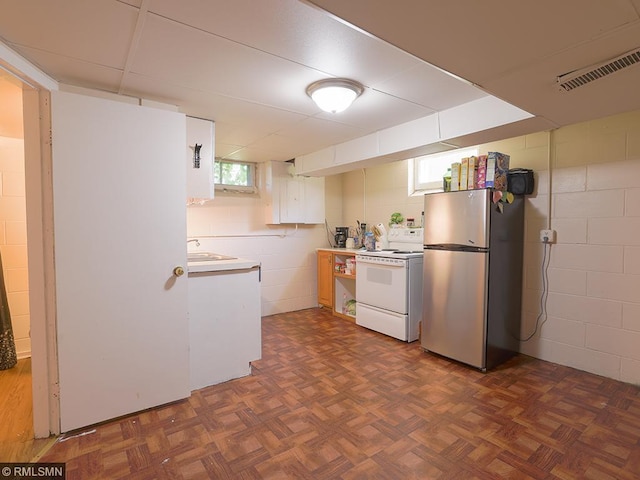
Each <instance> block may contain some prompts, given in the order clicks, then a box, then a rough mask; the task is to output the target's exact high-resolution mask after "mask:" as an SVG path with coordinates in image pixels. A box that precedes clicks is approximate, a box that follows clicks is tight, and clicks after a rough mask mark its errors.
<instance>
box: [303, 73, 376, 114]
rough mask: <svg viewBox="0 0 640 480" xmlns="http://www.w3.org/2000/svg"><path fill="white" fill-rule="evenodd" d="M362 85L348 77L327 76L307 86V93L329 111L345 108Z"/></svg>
mask: <svg viewBox="0 0 640 480" xmlns="http://www.w3.org/2000/svg"><path fill="white" fill-rule="evenodd" d="M363 90H364V87H363V86H362V85H361V84H360V83H358V82H356V81H355V80H349V79H348V78H327V79H324V80H318V81H317V82H313V83H312V84H311V85H309V86H308V87H307V95H309V96H310V97H311V98H312V99H313V101H314V102H316V105H318V107H320V109H322V110H324V111H325V112H329V113H339V112H342V111H344V110H346V109H347V108H348V107H349V105H351V104H352V103H353V101H354V100H355V99H356V98H358V97H359V96H360V95H361V94H362V92H363Z"/></svg>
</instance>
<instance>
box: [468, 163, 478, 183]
mask: <svg viewBox="0 0 640 480" xmlns="http://www.w3.org/2000/svg"><path fill="white" fill-rule="evenodd" d="M468 172H469V173H467V190H475V189H476V188H478V158H477V157H469V169H468Z"/></svg>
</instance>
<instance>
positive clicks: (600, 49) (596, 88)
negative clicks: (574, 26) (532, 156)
mask: <svg viewBox="0 0 640 480" xmlns="http://www.w3.org/2000/svg"><path fill="white" fill-rule="evenodd" d="M633 42H637V43H638V46H640V24H639V23H636V24H633V25H630V26H628V27H627V28H624V29H620V30H618V31H616V33H615V35H611V36H610V38H609V41H608V42H607V43H606V44H599V45H595V46H594V45H592V44H584V45H580V46H578V47H576V48H573V49H567V50H565V51H563V52H561V53H559V54H557V55H554V56H553V57H550V58H548V59H547V60H546V61H545V62H544V63H536V64H531V65H529V66H527V67H526V68H522V69H521V70H519V71H517V72H513V73H512V74H511V75H506V76H504V77H501V78H498V79H496V80H494V81H492V82H490V83H488V84H487V88H489V89H491V90H492V91H497V92H500V93H501V95H502V98H504V99H505V100H506V101H510V100H517V101H518V103H519V104H520V106H521V108H524V109H525V110H528V111H530V112H532V113H534V114H543V116H546V117H548V118H551V119H553V121H555V122H557V123H559V124H561V125H566V124H569V123H575V122H579V121H581V119H583V118H585V117H588V116H590V113H589V112H592V113H591V115H595V116H594V117H591V118H598V117H602V116H608V115H613V114H614V113H619V112H625V111H630V110H635V109H640V95H634V94H631V92H635V91H637V89H638V85H640V64H635V65H633V66H631V67H628V68H626V69H624V70H621V71H619V72H616V73H613V74H611V75H609V76H607V77H603V78H601V79H599V80H596V81H594V82H591V83H589V84H587V85H585V86H583V87H580V88H577V89H575V90H572V91H571V92H561V91H559V89H558V87H557V83H556V78H557V76H559V75H561V74H563V73H566V72H570V71H573V70H577V69H580V68H582V67H586V66H589V65H592V64H594V63H598V62H600V61H604V60H607V59H609V58H612V57H615V56H617V55H619V54H620V53H624V51H625V50H624V49H626V48H628V45H630V44H633ZM522 90H525V91H526V92H527V93H528V95H527V97H525V98H521V92H522Z"/></svg>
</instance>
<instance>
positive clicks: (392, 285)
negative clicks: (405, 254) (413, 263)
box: [356, 255, 409, 315]
mask: <svg viewBox="0 0 640 480" xmlns="http://www.w3.org/2000/svg"><path fill="white" fill-rule="evenodd" d="M356 265H357V268H356V299H357V301H358V303H364V304H366V305H371V306H373V307H377V308H381V309H383V310H390V311H392V312H395V313H398V314H401V315H407V314H408V313H409V310H408V303H409V302H408V283H409V279H408V277H409V275H408V268H409V262H408V261H407V260H401V259H394V258H384V257H377V256H367V255H357V256H356ZM356 312H357V310H356Z"/></svg>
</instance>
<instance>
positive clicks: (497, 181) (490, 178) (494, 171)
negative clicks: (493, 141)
mask: <svg viewBox="0 0 640 480" xmlns="http://www.w3.org/2000/svg"><path fill="white" fill-rule="evenodd" d="M508 171H509V155H506V154H504V153H500V152H489V154H488V155H487V179H486V182H485V187H487V188H495V189H496V190H506V189H507V172H508Z"/></svg>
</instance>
